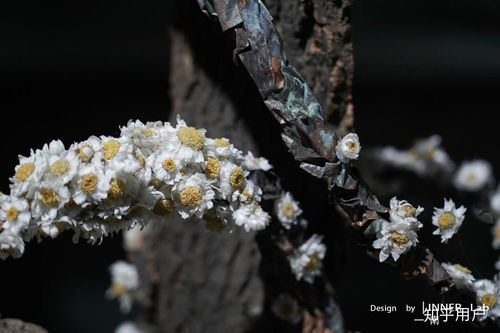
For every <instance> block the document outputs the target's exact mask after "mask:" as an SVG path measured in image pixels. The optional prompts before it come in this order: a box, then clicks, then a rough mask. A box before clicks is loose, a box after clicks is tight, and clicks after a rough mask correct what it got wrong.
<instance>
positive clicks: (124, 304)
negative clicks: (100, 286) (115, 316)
mask: <svg viewBox="0 0 500 333" xmlns="http://www.w3.org/2000/svg"><path fill="white" fill-rule="evenodd" d="M109 270H110V272H111V287H110V288H109V289H108V290H107V291H106V297H107V298H109V299H114V298H118V301H119V302H120V309H121V310H122V311H123V312H129V311H130V309H131V308H132V300H133V295H132V293H133V292H134V291H135V290H137V288H139V274H138V272H137V268H136V267H135V265H133V264H130V263H128V262H126V261H123V260H118V261H115V262H114V263H113V264H111V266H110V267H109Z"/></svg>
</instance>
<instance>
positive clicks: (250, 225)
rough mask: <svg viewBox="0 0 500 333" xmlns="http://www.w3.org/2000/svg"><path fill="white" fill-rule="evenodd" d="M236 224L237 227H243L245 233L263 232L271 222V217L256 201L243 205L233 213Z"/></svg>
mask: <svg viewBox="0 0 500 333" xmlns="http://www.w3.org/2000/svg"><path fill="white" fill-rule="evenodd" d="M233 219H234V223H235V224H236V225H237V226H243V228H245V231H257V230H263V229H265V228H266V227H267V226H268V225H269V222H270V221H271V216H269V214H268V213H267V212H265V211H264V210H263V209H262V207H261V206H260V205H259V204H258V203H257V202H255V201H253V202H252V203H249V204H241V205H240V207H239V208H238V209H236V210H235V211H234V212H233Z"/></svg>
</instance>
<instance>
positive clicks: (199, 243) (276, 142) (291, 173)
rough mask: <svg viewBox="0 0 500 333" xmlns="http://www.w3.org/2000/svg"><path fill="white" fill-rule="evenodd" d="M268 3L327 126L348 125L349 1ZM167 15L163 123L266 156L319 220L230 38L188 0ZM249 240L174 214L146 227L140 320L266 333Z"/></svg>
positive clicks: (167, 327) (140, 252) (305, 179)
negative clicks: (181, 123) (178, 123)
mask: <svg viewBox="0 0 500 333" xmlns="http://www.w3.org/2000/svg"><path fill="white" fill-rule="evenodd" d="M267 4H268V5H269V6H270V10H271V12H272V14H273V16H274V17H275V20H276V22H277V26H278V28H279V30H280V31H281V33H282V36H283V40H284V43H285V47H286V49H287V51H288V53H289V58H290V62H291V63H292V64H293V65H294V66H296V67H297V68H298V70H299V71H300V72H301V73H302V74H303V75H304V77H305V78H306V80H307V81H308V82H309V83H310V84H311V85H312V87H313V90H314V92H315V93H316V94H317V96H318V98H319V100H320V102H321V103H322V105H323V106H324V107H325V110H326V111H327V114H328V116H329V118H330V120H331V121H332V123H333V124H335V125H340V127H341V128H343V129H345V128H348V127H350V126H351V125H352V104H351V86H352V72H353V64H352V46H351V43H350V36H349V30H350V27H349V8H350V0H341V1H332V0H314V1H312V0H306V1H304V0H280V1H267ZM172 15H173V22H174V24H173V26H172V27H171V31H170V36H171V59H170V64H171V73H170V86H171V88H170V93H169V96H170V99H171V112H170V120H174V119H175V115H176V114H180V115H181V116H182V117H183V118H184V119H185V120H186V121H187V122H188V123H189V124H190V125H192V126H196V127H203V128H206V129H207V130H208V136H210V137H227V138H229V139H230V140H231V142H232V143H234V144H235V145H236V146H237V147H239V148H240V149H242V150H252V151H254V152H257V153H261V154H262V155H263V156H267V157H272V159H271V160H272V162H273V164H274V166H275V169H276V171H277V173H278V174H280V176H281V177H282V178H283V179H285V180H286V179H291V180H292V181H290V182H289V183H290V184H288V185H289V186H290V187H291V190H294V192H295V193H294V194H296V197H298V199H300V200H301V202H302V205H303V206H304V208H306V209H309V210H310V211H312V212H314V213H312V214H310V215H309V216H308V218H309V219H310V220H314V219H315V217H318V216H321V213H316V212H325V211H326V210H328V208H327V207H328V203H327V200H326V190H325V189H324V188H323V185H322V184H321V183H320V182H319V181H317V180H313V179H311V177H310V176H308V175H306V174H305V173H304V172H303V171H302V170H300V169H299V168H298V167H297V166H296V164H295V163H294V161H293V159H292V157H291V156H289V154H288V152H287V151H286V148H285V146H284V144H283V143H282V141H281V138H280V136H279V128H278V126H277V125H276V124H275V121H274V120H272V119H271V117H270V115H269V113H268V111H267V110H266V109H265V107H264V105H263V103H262V101H261V98H260V95H259V93H258V91H257V90H256V88H255V86H254V84H253V82H252V81H251V80H250V78H249V76H248V73H247V72H246V71H245V69H244V68H243V66H238V64H235V62H234V61H233V58H232V52H233V48H234V41H233V40H232V36H231V34H230V33H229V32H227V33H223V32H222V31H221V29H220V27H219V25H218V24H217V23H214V22H211V21H210V20H209V19H208V18H207V17H205V16H204V15H203V14H202V13H201V11H200V9H199V8H198V6H197V4H196V1H195V0H185V1H184V0H183V1H175V5H174V8H173V9H172ZM318 191H323V192H324V193H325V195H318V197H320V198H321V200H318V199H317V198H316V199H312V198H309V196H308V195H307V193H317V192H318ZM300 193H304V195H301V194H300ZM323 215H324V214H323ZM311 222H312V221H311ZM319 229H321V227H320V228H319ZM254 236H255V235H254V234H252V233H246V232H244V231H243V230H241V229H240V230H236V231H235V232H233V233H232V234H231V235H229V236H217V235H211V234H209V233H207V231H206V230H205V228H204V227H203V224H200V223H194V222H193V221H185V220H181V219H180V218H170V219H166V220H165V221H164V223H163V224H157V225H155V226H153V230H152V231H151V232H149V233H148V234H147V235H146V236H145V239H144V240H143V243H142V247H140V248H138V249H137V250H134V251H131V252H130V256H131V259H132V260H133V261H134V262H135V263H136V264H137V265H138V268H139V271H140V272H141V282H142V290H141V295H142V298H141V309H142V312H141V313H142V315H143V317H142V320H143V321H145V322H146V323H147V324H148V326H149V327H150V329H151V330H152V331H154V332H249V331H252V330H254V331H259V332H262V331H266V330H271V327H269V325H268V323H269V321H267V320H266V319H265V318H262V315H261V313H263V309H264V308H265V305H264V304H265V301H264V300H265V286H264V285H263V283H262V282H261V280H260V278H259V274H258V270H259V263H260V254H259V252H258V248H257V245H256V242H255V241H254ZM327 239H328V236H327ZM329 251H330V250H329ZM330 260H331V258H330ZM266 313H267V312H264V314H266Z"/></svg>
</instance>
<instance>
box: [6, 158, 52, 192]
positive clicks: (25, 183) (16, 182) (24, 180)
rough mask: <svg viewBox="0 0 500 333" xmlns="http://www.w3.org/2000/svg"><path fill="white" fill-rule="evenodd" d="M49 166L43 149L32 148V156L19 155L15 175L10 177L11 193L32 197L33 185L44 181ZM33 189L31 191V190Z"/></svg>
mask: <svg viewBox="0 0 500 333" xmlns="http://www.w3.org/2000/svg"><path fill="white" fill-rule="evenodd" d="M46 168H47V160H46V159H45V157H44V154H43V153H42V151H41V150H37V151H35V152H34V151H33V150H31V153H30V156H28V157H24V156H21V155H19V165H17V166H16V168H15V171H16V172H15V174H14V177H12V178H10V181H11V183H12V184H11V185H10V189H11V194H12V195H17V196H19V195H23V194H25V193H27V192H29V193H27V196H29V197H31V195H32V193H31V192H32V188H33V185H36V184H38V183H39V182H41V181H42V177H43V175H44V173H45V170H46ZM30 190H31V191H30Z"/></svg>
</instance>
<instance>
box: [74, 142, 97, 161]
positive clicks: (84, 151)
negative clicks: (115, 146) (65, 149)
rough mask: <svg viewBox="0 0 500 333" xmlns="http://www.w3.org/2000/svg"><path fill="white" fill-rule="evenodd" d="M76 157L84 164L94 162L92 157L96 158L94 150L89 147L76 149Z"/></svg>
mask: <svg viewBox="0 0 500 333" xmlns="http://www.w3.org/2000/svg"><path fill="white" fill-rule="evenodd" d="M75 153H76V156H77V157H78V158H79V159H80V161H82V162H84V163H88V162H90V161H91V160H92V156H94V150H93V149H92V147H90V146H89V145H83V146H80V147H78V148H77V149H76V151H75Z"/></svg>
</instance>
